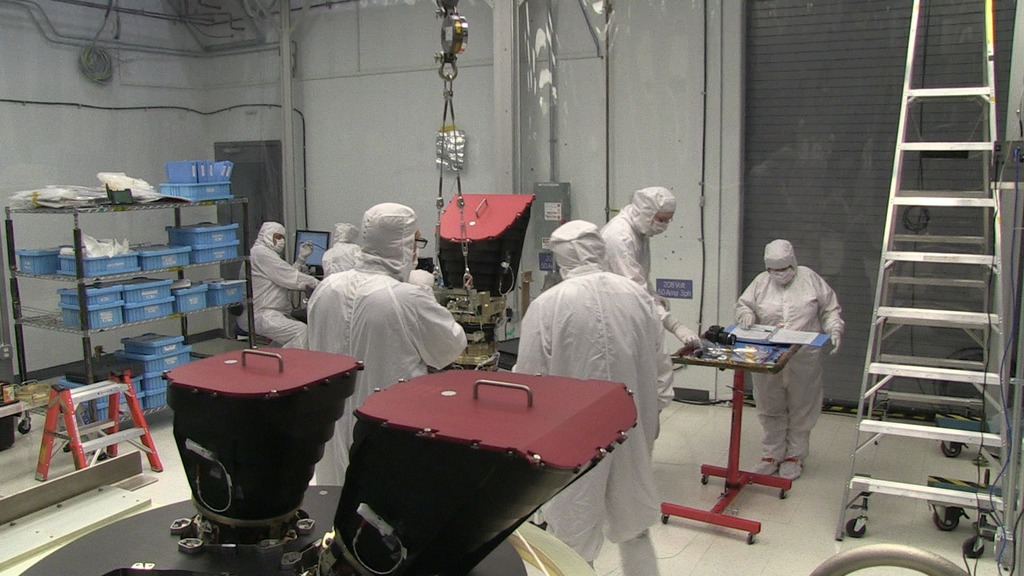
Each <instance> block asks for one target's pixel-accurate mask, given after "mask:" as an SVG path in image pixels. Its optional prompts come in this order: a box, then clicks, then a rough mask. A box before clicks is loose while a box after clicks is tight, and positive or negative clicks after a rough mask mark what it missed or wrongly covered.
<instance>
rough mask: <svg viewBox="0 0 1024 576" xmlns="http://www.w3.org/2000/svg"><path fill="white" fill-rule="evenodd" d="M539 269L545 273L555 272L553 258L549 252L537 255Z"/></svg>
mask: <svg viewBox="0 0 1024 576" xmlns="http://www.w3.org/2000/svg"><path fill="white" fill-rule="evenodd" d="M538 258H539V260H540V269H541V270H543V271H545V272H554V271H555V256H554V254H552V253H551V252H541V253H540V255H539V257H538Z"/></svg>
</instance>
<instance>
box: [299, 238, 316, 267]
mask: <svg viewBox="0 0 1024 576" xmlns="http://www.w3.org/2000/svg"><path fill="white" fill-rule="evenodd" d="M312 253H313V243H312V242H303V243H302V245H301V246H299V260H301V261H302V262H305V261H306V258H309V255H310V254H312Z"/></svg>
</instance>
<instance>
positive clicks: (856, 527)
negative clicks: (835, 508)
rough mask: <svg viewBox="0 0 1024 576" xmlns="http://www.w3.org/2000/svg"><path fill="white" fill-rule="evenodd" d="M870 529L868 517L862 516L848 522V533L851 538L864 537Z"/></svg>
mask: <svg viewBox="0 0 1024 576" xmlns="http://www.w3.org/2000/svg"><path fill="white" fill-rule="evenodd" d="M867 531H868V523H867V518H865V517H863V516H860V517H858V518H854V519H853V520H850V521H849V522H847V523H846V535H847V536H850V537H851V538H863V537H864V534H866V533H867Z"/></svg>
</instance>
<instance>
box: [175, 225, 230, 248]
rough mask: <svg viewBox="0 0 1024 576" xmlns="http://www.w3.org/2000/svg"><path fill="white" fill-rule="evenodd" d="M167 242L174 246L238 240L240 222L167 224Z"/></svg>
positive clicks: (193, 245)
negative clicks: (187, 224) (176, 225)
mask: <svg viewBox="0 0 1024 576" xmlns="http://www.w3.org/2000/svg"><path fill="white" fill-rule="evenodd" d="M165 229H166V230H167V243H168V244H172V245H174V246H192V247H193V249H194V248H195V246H196V245H199V244H220V243H224V242H231V241H233V240H238V223H237V222H236V223H232V224H213V223H209V222H207V223H204V224H193V225H191V226H179V227H174V226H167V227H166V228H165Z"/></svg>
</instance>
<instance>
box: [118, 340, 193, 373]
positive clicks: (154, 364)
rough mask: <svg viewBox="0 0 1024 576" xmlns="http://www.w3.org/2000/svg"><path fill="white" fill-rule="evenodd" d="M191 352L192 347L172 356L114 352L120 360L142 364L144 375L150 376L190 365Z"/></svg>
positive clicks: (181, 349) (173, 353) (184, 348)
mask: <svg viewBox="0 0 1024 576" xmlns="http://www.w3.org/2000/svg"><path fill="white" fill-rule="evenodd" d="M190 352H192V346H182V347H181V348H180V349H179V350H178V351H177V352H172V353H170V354H133V353H131V352H125V351H124V350H117V351H115V352H114V355H115V356H117V357H118V358H123V359H126V360H135V361H136V362H142V373H143V374H150V373H152V372H156V373H162V372H164V371H166V370H170V369H171V368H174V367H175V366H181V365H182V364H188V363H189V362H191V361H192V357H191V355H190V354H189V353H190Z"/></svg>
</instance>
